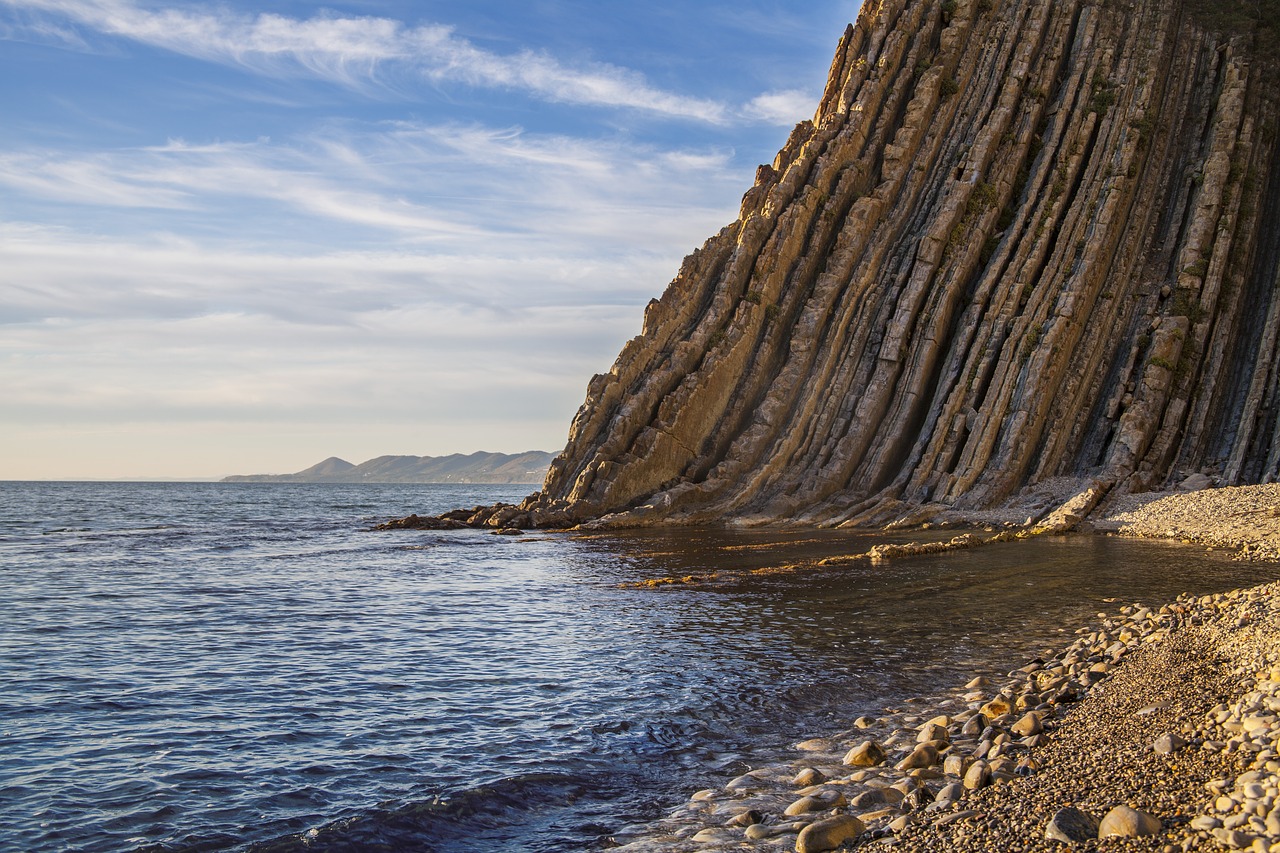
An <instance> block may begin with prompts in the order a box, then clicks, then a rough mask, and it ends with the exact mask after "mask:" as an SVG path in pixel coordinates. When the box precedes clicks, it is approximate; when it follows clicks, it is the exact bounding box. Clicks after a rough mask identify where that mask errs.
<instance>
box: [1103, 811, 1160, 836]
mask: <svg viewBox="0 0 1280 853" xmlns="http://www.w3.org/2000/svg"><path fill="white" fill-rule="evenodd" d="M1161 828H1162V824H1161V823H1160V819H1159V818H1158V817H1156V816H1155V815H1152V814H1148V813H1147V812H1144V811H1140V810H1138V809H1135V808H1132V807H1130V806H1116V807H1115V808H1113V809H1112V810H1111V811H1109V812H1107V813H1106V815H1104V816H1103V818H1102V820H1101V821H1100V822H1099V823H1098V837H1099V838H1107V837H1108V836H1112V835H1119V836H1123V837H1126V838H1136V837H1139V836H1143V835H1155V834H1156V833H1158V832H1159V831H1160V830H1161Z"/></svg>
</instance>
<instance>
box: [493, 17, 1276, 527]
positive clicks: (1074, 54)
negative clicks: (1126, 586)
mask: <svg viewBox="0 0 1280 853" xmlns="http://www.w3.org/2000/svg"><path fill="white" fill-rule="evenodd" d="M1271 5H1272V4H1269V3H1268V4H1264V6H1265V8H1268V9H1269V8H1271ZM1228 7H1231V8H1232V9H1234V6H1232V4H1230V3H1228V4H1226V5H1225V6H1224V5H1223V4H1217V5H1216V6H1214V7H1213V8H1214V9H1216V10H1217V12H1219V13H1222V14H1221V15H1219V17H1222V16H1223V15H1225V12H1224V10H1226V9H1227V8H1228ZM1205 8H1208V7H1207V5H1206V6H1205ZM1241 8H1243V7H1241ZM1250 8H1252V9H1255V14H1257V12H1256V10H1257V9H1259V8H1263V7H1259V6H1257V5H1256V4H1251V5H1250ZM1204 14H1205V13H1203V12H1201V11H1200V9H1199V7H1193V5H1192V4H1191V3H1189V2H1187V3H1183V2H1175V1H1174V0H1160V2H1157V0H1133V2H1123V0H1105V2H1081V0H924V2H906V0H882V2H876V0H867V2H865V3H864V4H863V6H862V10H861V12H860V14H859V17H858V22H857V23H856V24H854V25H852V26H850V27H849V28H848V29H847V30H846V32H845V34H844V37H843V38H842V39H841V40H840V43H839V46H838V48H837V50H836V56H835V60H834V62H833V63H832V66H831V73H830V79H829V82H828V84H827V87H826V92H825V94H824V96H823V98H822V102H821V105H820V106H819V108H818V110H817V113H816V115H815V117H814V119H813V120H812V121H805V122H802V123H801V124H799V125H798V126H797V127H796V128H795V130H794V132H793V133H792V134H791V137H790V139H789V140H788V142H787V144H786V145H785V147H784V148H783V149H782V151H780V152H779V153H778V156H777V157H776V158H775V160H774V161H773V163H772V164H770V165H767V166H762V167H760V169H759V171H758V173H757V178H756V184H755V186H753V187H752V188H751V189H750V190H748V191H747V193H746V195H745V196H744V197H743V201H742V208H741V214H740V216H739V218H738V220H737V221H736V222H734V223H733V224H731V225H729V226H728V227H726V228H725V229H724V230H722V231H721V232H720V233H719V234H717V235H715V236H714V237H712V238H711V239H710V240H708V241H707V242H706V243H705V244H704V245H703V246H702V247H701V248H700V249H698V250H697V251H695V252H694V253H693V254H692V255H690V256H689V257H688V258H687V259H686V260H685V262H684V264H683V266H682V268H681V270H680V272H679V274H678V275H677V276H676V278H675V280H674V281H673V282H672V283H671V285H670V286H669V287H668V288H667V290H666V292H665V293H664V294H663V296H662V298H661V299H658V300H654V301H653V302H651V303H650V305H649V306H648V309H647V310H646V312H645V318H644V329H643V331H642V333H641V334H640V335H639V336H638V337H636V338H634V339H633V340H631V341H630V342H629V343H628V344H627V345H626V346H625V347H624V349H623V350H622V353H621V354H620V355H619V356H618V359H617V361H616V362H615V364H614V365H613V367H612V369H611V370H610V371H609V372H608V373H606V374H602V375H599V376H596V377H595V378H594V379H592V381H591V383H590V385H589V387H588V391H587V399H586V402H585V403H584V404H583V406H582V408H581V410H580V411H579V412H578V415H577V417H576V418H575V420H574V422H573V425H572V428H571V431H570V435H569V441H568V445H567V447H566V448H565V450H564V452H563V453H561V455H560V456H559V457H558V458H557V459H556V460H555V461H554V462H553V463H552V465H551V469H550V471H549V473H548V476H547V479H546V483H545V486H544V489H543V491H542V492H541V493H539V494H537V495H535V496H532V497H531V498H530V499H529V500H527V501H526V502H525V503H524V504H523V505H522V506H521V507H520V508H519V510H520V513H524V514H526V515H527V521H528V522H529V523H531V524H534V525H543V526H546V525H565V524H573V523H580V522H585V521H589V520H593V519H595V520H598V523H601V524H626V525H631V524H636V525H640V524H651V523H706V522H720V521H723V520H726V519H734V520H737V521H740V522H743V523H753V522H772V521H792V522H797V523H803V524H820V525H840V524H849V525H852V524H879V523H885V522H888V521H891V520H892V519H894V518H896V517H898V516H900V515H902V514H903V513H904V512H906V511H907V510H909V509H911V508H918V507H920V506H932V505H940V506H945V507H948V508H952V509H966V508H982V507H989V506H994V505H997V504H999V503H1001V502H1002V501H1005V500H1006V499H1009V498H1010V497H1011V496H1013V495H1015V494H1017V493H1018V492H1019V491H1020V490H1022V489H1024V488H1027V487H1029V486H1032V485H1034V484H1036V483H1039V482H1041V481H1044V480H1047V479H1049V478H1062V477H1074V478H1080V479H1081V480H1082V483H1081V488H1080V491H1081V492H1082V493H1085V492H1087V493H1088V495H1089V501H1090V504H1089V505H1090V507H1092V504H1093V503H1096V502H1097V500H1098V498H1099V497H1100V496H1101V495H1103V494H1106V493H1107V492H1108V491H1111V492H1113V493H1116V494H1119V493H1123V492H1126V491H1141V490H1146V489H1149V488H1152V487H1157V486H1160V485H1161V484H1163V483H1165V482H1168V481H1170V480H1172V479H1180V478H1183V477H1186V476H1187V475H1188V474H1190V473H1193V472H1206V473H1209V474H1211V475H1212V476H1213V477H1214V478H1216V479H1217V480H1218V481H1219V482H1221V483H1224V484H1230V483H1243V482H1257V481H1263V480H1269V479H1274V478H1276V476H1277V475H1278V474H1280V443H1278V442H1276V441H1275V436H1276V432H1277V429H1278V428H1280V422H1278V421H1277V408H1276V402H1277V401H1276V399H1275V398H1276V394H1277V390H1280V387H1278V383H1277V370H1278V369H1280V341H1278V339H1280V282H1278V280H1277V267H1278V261H1280V169H1277V168H1276V166H1277V153H1280V149H1278V146H1277V119H1278V117H1280V85H1277V84H1276V79H1277V78H1276V77H1275V75H1274V68H1272V67H1271V66H1270V63H1273V62H1274V61H1275V58H1274V57H1273V56H1272V55H1271V54H1272V52H1273V51H1271V50H1269V49H1265V50H1264V49H1258V48H1257V47H1256V45H1255V42H1256V41H1257V40H1258V39H1259V38H1264V37H1265V38H1270V36H1271V35H1272V33H1273V30H1271V29H1268V26H1269V25H1270V23H1271V22H1269V21H1265V22H1264V23H1263V25H1262V26H1259V25H1258V23H1257V21H1252V22H1250V20H1249V18H1248V16H1247V15H1244V14H1243V13H1241V14H1238V15H1235V18H1234V19H1233V20H1232V21H1231V23H1232V24H1238V23H1240V22H1243V23H1244V24H1245V26H1243V27H1242V26H1235V27H1234V28H1231V27H1228V28H1226V29H1224V24H1223V22H1222V21H1221V20H1218V19H1214V20H1206V19H1205V17H1204ZM1270 44H1272V42H1268V45H1270ZM517 520H518V521H524V520H526V519H525V518H524V516H520V517H519V518H518V519H517ZM508 521H510V518H507V519H506V520H505V521H504V523H506V522H508Z"/></svg>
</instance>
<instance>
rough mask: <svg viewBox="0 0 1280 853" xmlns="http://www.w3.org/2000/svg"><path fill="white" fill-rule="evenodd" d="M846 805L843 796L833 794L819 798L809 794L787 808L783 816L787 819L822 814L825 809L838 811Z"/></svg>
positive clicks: (846, 801)
mask: <svg viewBox="0 0 1280 853" xmlns="http://www.w3.org/2000/svg"><path fill="white" fill-rule="evenodd" d="M846 805H848V800H846V799H845V798H844V794H841V793H833V794H829V795H827V796H819V795H816V794H810V795H809V796H807V797H801V798H800V799H798V800H796V801H795V802H794V803H792V804H791V805H789V806H787V810H786V811H785V812H783V814H785V815H787V816H788V817H795V816H796V815H802V814H808V813H809V812H823V811H826V810H827V809H838V808H841V807H843V806H846Z"/></svg>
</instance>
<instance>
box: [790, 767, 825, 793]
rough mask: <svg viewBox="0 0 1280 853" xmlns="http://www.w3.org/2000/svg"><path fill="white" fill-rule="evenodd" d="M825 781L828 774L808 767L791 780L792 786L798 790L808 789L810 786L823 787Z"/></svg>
mask: <svg viewBox="0 0 1280 853" xmlns="http://www.w3.org/2000/svg"><path fill="white" fill-rule="evenodd" d="M825 781H827V777H826V774H824V773H823V772H822V771H821V770H817V769H815V768H813V767H806V768H804V769H803V770H801V771H800V772H799V773H797V774H796V777H795V778H794V779H792V780H791V784H792V785H795V786H796V787H797V788H808V787H809V786H810V785H821V784H822V783H823V782H825Z"/></svg>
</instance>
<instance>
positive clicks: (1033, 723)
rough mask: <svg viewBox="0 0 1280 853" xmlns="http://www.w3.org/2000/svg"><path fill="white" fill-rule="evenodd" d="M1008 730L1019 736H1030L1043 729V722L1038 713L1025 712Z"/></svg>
mask: <svg viewBox="0 0 1280 853" xmlns="http://www.w3.org/2000/svg"><path fill="white" fill-rule="evenodd" d="M1010 731H1012V732H1013V733H1014V734H1016V735H1019V736H1020V737H1030V736H1031V735H1038V734H1040V732H1042V731H1044V723H1042V722H1040V715H1039V714H1033V713H1027V714H1024V715H1023V717H1022V719H1020V720H1018V722H1016V723H1014V724H1013V727H1012V728H1011V729H1010Z"/></svg>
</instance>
